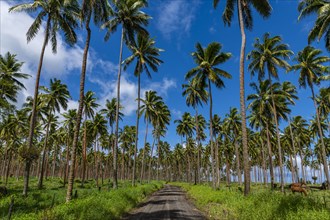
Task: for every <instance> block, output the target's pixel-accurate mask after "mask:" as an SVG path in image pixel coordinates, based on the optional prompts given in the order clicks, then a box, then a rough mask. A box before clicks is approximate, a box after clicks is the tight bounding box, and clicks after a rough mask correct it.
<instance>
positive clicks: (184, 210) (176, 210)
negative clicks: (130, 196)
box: [123, 185, 206, 220]
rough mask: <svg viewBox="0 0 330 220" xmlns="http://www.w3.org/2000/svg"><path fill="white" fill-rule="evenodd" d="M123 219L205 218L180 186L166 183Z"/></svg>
mask: <svg viewBox="0 0 330 220" xmlns="http://www.w3.org/2000/svg"><path fill="white" fill-rule="evenodd" d="M123 219H125V220H150V219H155V220H156V219H157V220H165V219H166V220H169V219H177V220H179V219H180V220H197V219H198V220H202V219H203V220H204V219H206V218H205V217H204V216H203V215H202V214H201V213H200V212H199V211H198V210H197V209H196V208H195V207H194V206H193V205H192V204H191V203H190V202H189V201H188V200H187V199H186V194H185V193H184V192H183V191H182V190H181V189H180V187H177V186H170V185H166V186H165V187H164V188H163V189H161V190H159V191H158V192H156V193H154V194H153V195H152V196H151V197H150V198H149V199H148V201H146V202H145V203H143V204H141V205H140V207H139V208H137V209H135V210H133V211H132V212H131V213H130V214H128V215H127V216H125V217H124V218H123Z"/></svg>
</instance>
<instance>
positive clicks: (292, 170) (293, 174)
mask: <svg viewBox="0 0 330 220" xmlns="http://www.w3.org/2000/svg"><path fill="white" fill-rule="evenodd" d="M289 159H290V164H291V179H292V182H293V183H294V182H295V181H294V180H295V172H294V164H293V159H292V156H291V155H289Z"/></svg>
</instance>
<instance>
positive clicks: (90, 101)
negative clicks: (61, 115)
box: [81, 91, 99, 186]
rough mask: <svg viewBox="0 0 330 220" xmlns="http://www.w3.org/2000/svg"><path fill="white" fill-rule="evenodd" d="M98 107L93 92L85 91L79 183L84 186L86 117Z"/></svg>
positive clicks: (92, 113)
mask: <svg viewBox="0 0 330 220" xmlns="http://www.w3.org/2000/svg"><path fill="white" fill-rule="evenodd" d="M97 107H99V104H97V103H96V98H95V93H94V92H92V91H87V92H86V94H85V96H84V101H83V114H84V116H85V119H84V134H83V143H82V157H83V158H82V180H81V185H82V186H84V183H85V173H86V165H87V142H88V141H87V126H86V122H87V118H92V119H93V118H94V115H95V112H94V110H95V109H96V108H97Z"/></svg>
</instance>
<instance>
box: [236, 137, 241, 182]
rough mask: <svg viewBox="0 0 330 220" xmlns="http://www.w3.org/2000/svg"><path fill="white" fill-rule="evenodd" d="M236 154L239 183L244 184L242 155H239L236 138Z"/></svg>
mask: <svg viewBox="0 0 330 220" xmlns="http://www.w3.org/2000/svg"><path fill="white" fill-rule="evenodd" d="M236 137H237V135H236ZM235 154H236V170H237V176H238V184H239V185H242V175H241V165H240V157H239V150H238V144H237V141H236V140H235Z"/></svg>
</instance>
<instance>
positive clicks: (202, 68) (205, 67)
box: [185, 42, 231, 187]
mask: <svg viewBox="0 0 330 220" xmlns="http://www.w3.org/2000/svg"><path fill="white" fill-rule="evenodd" d="M221 48H222V46H221V44H219V43H217V42H213V43H210V44H209V45H208V46H207V47H206V48H203V47H202V45H201V44H200V43H197V44H196V50H197V51H196V52H194V53H192V57H193V59H194V61H195V63H196V64H197V66H196V67H194V68H193V69H191V70H190V71H188V72H187V74H186V76H185V78H186V79H193V78H195V79H196V80H200V81H202V82H204V84H207V85H208V89H209V91H208V92H209V100H210V143H211V153H212V155H211V157H212V166H211V169H212V175H213V187H215V179H214V178H215V174H214V169H215V168H214V159H215V157H214V155H213V154H214V149H213V134H212V133H213V132H212V131H213V128H212V118H213V114H212V105H213V101H212V87H211V83H214V84H215V86H216V87H217V88H223V87H224V86H225V84H224V82H223V81H222V79H221V78H222V77H224V78H231V75H230V74H229V73H228V72H226V71H224V70H222V69H219V68H218V67H217V66H218V65H219V64H222V63H224V62H226V61H227V60H228V59H229V58H230V57H231V53H224V52H222V51H221Z"/></svg>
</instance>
